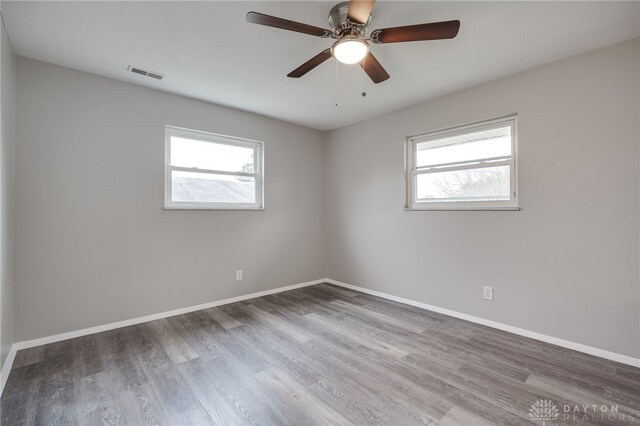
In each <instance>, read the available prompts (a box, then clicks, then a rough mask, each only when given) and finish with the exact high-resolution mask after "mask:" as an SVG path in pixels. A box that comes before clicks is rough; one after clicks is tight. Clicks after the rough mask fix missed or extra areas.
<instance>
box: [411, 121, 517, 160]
mask: <svg viewBox="0 0 640 426" xmlns="http://www.w3.org/2000/svg"><path fill="white" fill-rule="evenodd" d="M510 155H511V127H510V126H506V127H500V128H498V129H491V130H483V131H480V132H473V133H467V134H463V135H457V136H452V137H448V138H443V139H437V140H432V141H428V142H420V143H417V144H416V165H417V167H424V166H433V165H438V164H446V163H457V162H462V161H473V160H479V159H483V158H492V157H502V156H510Z"/></svg>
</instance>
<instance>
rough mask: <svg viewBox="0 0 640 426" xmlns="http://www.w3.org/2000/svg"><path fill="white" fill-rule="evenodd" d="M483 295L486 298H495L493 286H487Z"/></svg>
mask: <svg viewBox="0 0 640 426" xmlns="http://www.w3.org/2000/svg"><path fill="white" fill-rule="evenodd" d="M482 297H484V299H485V300H493V287H486V286H485V288H484V290H483V292H482Z"/></svg>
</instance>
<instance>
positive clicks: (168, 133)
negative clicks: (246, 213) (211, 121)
mask: <svg viewBox="0 0 640 426" xmlns="http://www.w3.org/2000/svg"><path fill="white" fill-rule="evenodd" d="M164 135H165V136H164V149H165V151H164V152H165V160H164V162H165V168H164V208H165V209H166V210H264V142H260V141H254V140H250V139H243V138H237V137H233V136H226V135H219V134H216V133H208V132H203V131H199V130H191V129H185V128H182V127H174V126H165V130H164ZM172 136H175V137H183V138H187V139H193V140H198V141H203V142H213V143H217V144H223V145H232V146H239V147H249V148H253V158H254V161H255V170H254V171H253V173H242V172H227V171H222V170H210V169H201V168H197V167H179V166H172V165H171V137H172ZM174 170H177V171H185V172H197V173H210V174H218V175H232V176H249V177H253V178H254V179H255V184H256V197H255V200H256V202H255V203H206V202H179V201H172V194H171V189H172V185H171V172H172V171H174Z"/></svg>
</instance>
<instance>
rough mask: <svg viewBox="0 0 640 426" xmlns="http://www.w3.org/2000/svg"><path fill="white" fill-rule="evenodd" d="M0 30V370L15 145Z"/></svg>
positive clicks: (7, 344) (8, 335) (9, 73)
mask: <svg viewBox="0 0 640 426" xmlns="http://www.w3.org/2000/svg"><path fill="white" fill-rule="evenodd" d="M1 27H2V28H1V29H0V33H1V34H0V50H1V52H0V55H1V56H0V83H1V84H0V98H1V99H2V103H1V105H0V367H1V366H2V365H4V361H5V359H6V358H7V354H8V353H9V349H11V344H12V343H13V341H14V340H13V233H14V226H13V225H14V222H13V207H14V205H13V199H14V198H13V194H14V192H13V189H14V187H13V173H14V168H13V155H14V142H15V138H14V136H15V105H16V103H15V101H16V56H15V55H14V54H13V49H12V48H11V43H10V41H9V36H8V35H7V31H6V30H5V28H4V22H2V24H1Z"/></svg>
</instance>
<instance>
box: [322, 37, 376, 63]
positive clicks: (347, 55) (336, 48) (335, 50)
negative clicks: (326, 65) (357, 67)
mask: <svg viewBox="0 0 640 426" xmlns="http://www.w3.org/2000/svg"><path fill="white" fill-rule="evenodd" d="M368 52H369V45H367V42H366V41H364V40H360V39H353V38H344V39H342V40H339V41H337V42H336V43H335V44H334V45H333V47H332V48H331V54H332V55H333V57H334V58H336V59H337V60H339V61H340V62H342V63H343V64H355V63H356V62H360V61H361V60H362V59H363V58H364V57H365V56H367V53H368Z"/></svg>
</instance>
